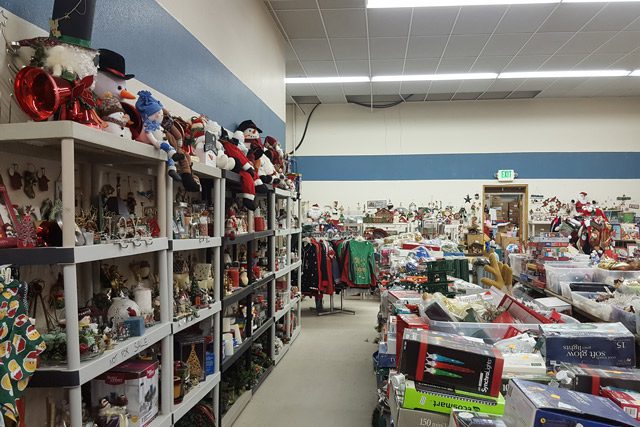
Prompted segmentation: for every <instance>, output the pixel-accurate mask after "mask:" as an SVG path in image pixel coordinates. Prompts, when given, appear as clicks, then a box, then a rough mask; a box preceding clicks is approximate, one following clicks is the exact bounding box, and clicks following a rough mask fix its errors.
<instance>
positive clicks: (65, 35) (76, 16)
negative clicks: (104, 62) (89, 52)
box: [51, 0, 96, 48]
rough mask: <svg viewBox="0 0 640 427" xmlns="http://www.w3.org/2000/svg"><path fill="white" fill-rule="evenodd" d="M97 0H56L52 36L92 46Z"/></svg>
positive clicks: (52, 18) (83, 45) (78, 44)
mask: <svg viewBox="0 0 640 427" xmlns="http://www.w3.org/2000/svg"><path fill="white" fill-rule="evenodd" d="M95 8H96V0H55V3H54V4H53V12H52V14H51V36H52V37H55V38H57V39H59V40H60V41H63V42H66V43H70V44H74V45H77V46H82V47H86V48H90V47H91V33H92V32H93V15H94V13H95Z"/></svg>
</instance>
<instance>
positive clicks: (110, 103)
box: [98, 92, 133, 140]
mask: <svg viewBox="0 0 640 427" xmlns="http://www.w3.org/2000/svg"><path fill="white" fill-rule="evenodd" d="M98 114H100V118H101V119H102V120H103V121H104V122H105V123H106V124H107V127H106V128H104V131H105V132H109V133H111V134H114V135H117V136H119V137H121V138H124V139H128V140H130V139H133V137H132V135H131V129H129V128H128V127H127V125H128V124H129V120H130V119H129V115H128V114H127V113H125V111H124V108H122V104H121V103H120V101H118V100H117V99H116V97H115V96H113V95H112V94H111V93H109V92H107V93H106V94H105V95H104V97H103V98H100V106H99V108H98Z"/></svg>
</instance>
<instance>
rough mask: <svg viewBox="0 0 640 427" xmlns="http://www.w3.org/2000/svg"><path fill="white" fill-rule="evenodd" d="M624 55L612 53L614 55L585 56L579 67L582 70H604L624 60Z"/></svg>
mask: <svg viewBox="0 0 640 427" xmlns="http://www.w3.org/2000/svg"><path fill="white" fill-rule="evenodd" d="M622 56H623V55H622V54H619V53H612V54H606V53H602V54H598V53H596V54H593V55H588V56H585V58H584V59H583V60H582V62H580V64H579V67H580V68H581V69H585V70H588V69H594V70H595V69H603V68H607V67H608V66H609V65H611V64H613V63H614V62H616V61H617V60H618V59H620V58H622Z"/></svg>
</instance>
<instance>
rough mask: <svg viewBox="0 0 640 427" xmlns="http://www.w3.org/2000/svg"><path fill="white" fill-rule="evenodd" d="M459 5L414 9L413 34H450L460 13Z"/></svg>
mask: <svg viewBox="0 0 640 427" xmlns="http://www.w3.org/2000/svg"><path fill="white" fill-rule="evenodd" d="M458 10H459V8H458V7H424V8H416V9H414V11H413V23H412V24H411V35H412V36H438V35H447V36H448V35H449V34H451V30H452V29H453V23H454V21H455V19H456V16H457V15H458Z"/></svg>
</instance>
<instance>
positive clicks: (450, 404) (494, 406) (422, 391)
mask: <svg viewBox="0 0 640 427" xmlns="http://www.w3.org/2000/svg"><path fill="white" fill-rule="evenodd" d="M504 405H505V401H504V397H503V396H502V395H498V397H488V396H482V395H479V394H473V393H467V392H463V391H458V392H452V391H450V390H447V389H445V388H439V387H436V386H432V385H426V384H420V383H416V382H415V381H411V380H407V382H406V388H405V391H404V401H403V402H402V407H403V408H405V409H422V410H425V411H431V412H441V413H443V414H450V413H451V411H452V410H453V409H462V410H465V411H472V412H483V413H487V414H495V415H501V414H502V413H503V412H504Z"/></svg>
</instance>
